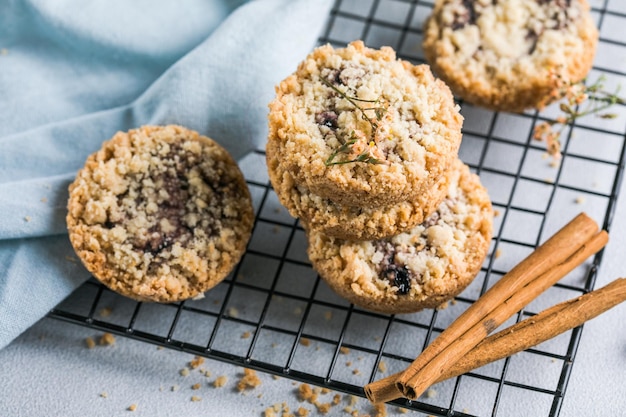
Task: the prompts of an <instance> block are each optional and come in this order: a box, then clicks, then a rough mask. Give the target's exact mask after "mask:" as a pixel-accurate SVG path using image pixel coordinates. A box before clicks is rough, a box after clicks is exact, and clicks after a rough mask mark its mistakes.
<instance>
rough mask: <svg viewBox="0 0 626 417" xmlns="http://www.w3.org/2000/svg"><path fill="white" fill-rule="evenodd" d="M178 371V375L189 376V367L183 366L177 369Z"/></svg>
mask: <svg viewBox="0 0 626 417" xmlns="http://www.w3.org/2000/svg"><path fill="white" fill-rule="evenodd" d="M178 373H179V374H180V376H189V368H187V367H185V368H183V369H181V370H180V371H178Z"/></svg>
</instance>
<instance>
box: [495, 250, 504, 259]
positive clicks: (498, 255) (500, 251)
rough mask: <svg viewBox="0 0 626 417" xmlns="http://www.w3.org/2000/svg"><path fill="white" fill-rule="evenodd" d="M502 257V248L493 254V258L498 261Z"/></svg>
mask: <svg viewBox="0 0 626 417" xmlns="http://www.w3.org/2000/svg"><path fill="white" fill-rule="evenodd" d="M501 256H502V249H500V248H498V249H496V251H495V253H494V254H493V257H494V258H496V259H498V258H499V257H501Z"/></svg>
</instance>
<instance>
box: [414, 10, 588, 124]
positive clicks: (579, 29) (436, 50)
mask: <svg viewBox="0 0 626 417" xmlns="http://www.w3.org/2000/svg"><path fill="white" fill-rule="evenodd" d="M597 42H598V30H597V29H596V27H595V24H594V22H593V19H592V17H591V15H590V13H589V5H588V4H587V1H586V0H437V1H436V2H435V7H434V9H433V12H432V14H431V15H430V17H429V19H428V20H427V22H426V25H425V29H424V43H423V46H424V54H425V56H426V60H427V61H428V63H429V64H430V65H431V66H432V68H433V71H435V73H436V74H437V75H438V76H439V77H441V78H442V79H443V80H444V81H445V82H446V83H447V84H448V85H449V86H450V88H451V89H452V92H453V93H454V94H455V95H457V96H458V97H460V98H463V99H464V100H466V101H468V102H470V103H474V104H477V105H480V106H483V107H487V108H490V109H493V110H503V111H512V112H521V111H523V110H525V109H530V108H539V109H541V108H542V107H544V106H545V105H546V104H548V103H550V102H551V101H554V100H555V99H558V98H559V96H560V92H559V88H558V87H559V84H561V83H563V82H565V83H576V82H578V81H580V80H582V79H583V78H585V77H586V75H587V73H588V72H589V70H590V69H591V66H592V62H593V58H594V55H595V50H596V46H597Z"/></svg>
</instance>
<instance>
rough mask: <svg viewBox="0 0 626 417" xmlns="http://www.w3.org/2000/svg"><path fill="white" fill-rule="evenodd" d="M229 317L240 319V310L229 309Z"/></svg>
mask: <svg viewBox="0 0 626 417" xmlns="http://www.w3.org/2000/svg"><path fill="white" fill-rule="evenodd" d="M228 315H229V316H230V317H233V318H237V317H239V310H237V309H236V308H235V307H230V308H229V309H228Z"/></svg>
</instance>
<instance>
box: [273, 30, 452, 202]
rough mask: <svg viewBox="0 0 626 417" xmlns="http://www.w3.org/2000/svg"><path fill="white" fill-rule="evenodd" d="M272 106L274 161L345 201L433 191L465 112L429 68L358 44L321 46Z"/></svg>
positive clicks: (310, 186)
mask: <svg viewBox="0 0 626 417" xmlns="http://www.w3.org/2000/svg"><path fill="white" fill-rule="evenodd" d="M269 108H270V113H269V137H268V141H269V142H270V143H272V146H268V151H269V152H268V161H269V160H270V159H275V160H277V161H279V162H280V164H281V166H282V169H284V170H285V171H286V172H288V173H289V174H290V175H291V176H293V177H294V181H295V182H296V183H297V184H299V185H302V186H304V187H306V189H307V190H309V191H310V192H311V193H312V194H314V195H316V196H319V197H321V198H325V199H329V200H331V201H333V202H335V203H338V204H340V205H344V206H356V207H381V206H389V205H391V204H395V203H398V202H401V201H408V200H411V199H414V198H416V197H417V196H419V195H420V194H423V193H428V192H429V190H431V188H432V187H434V186H435V184H436V182H437V179H438V178H439V177H440V176H441V175H442V174H444V173H445V171H446V170H447V169H448V167H449V166H450V164H451V162H452V161H453V160H454V159H455V158H456V157H457V152H458V147H459V144H460V141H461V125H462V117H461V115H460V114H459V108H458V106H457V105H456V104H455V103H454V101H453V97H452V94H451V93H450V90H449V88H448V87H447V86H446V85H445V84H444V83H443V82H441V81H440V80H436V79H435V78H434V77H433V74H432V73H431V71H430V69H429V67H428V66H426V65H413V64H411V63H409V62H406V61H402V60H399V59H396V55H395V52H394V51H393V50H392V49H391V48H388V47H383V48H381V49H380V50H377V49H371V48H366V47H365V46H364V44H363V42H361V41H356V42H353V43H351V44H349V45H348V46H347V47H346V48H342V49H333V48H332V47H331V46H330V45H325V46H321V47H319V48H317V49H315V50H314V51H313V52H312V53H311V54H310V55H309V56H308V57H306V59H305V60H304V61H303V62H302V63H300V65H299V66H298V69H297V71H296V72H295V73H294V74H292V75H290V76H288V77H287V78H286V79H285V80H283V81H282V82H281V83H280V84H279V85H278V86H277V88H276V97H275V99H274V100H273V101H272V102H271V103H270V105H269ZM268 165H269V163H268Z"/></svg>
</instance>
